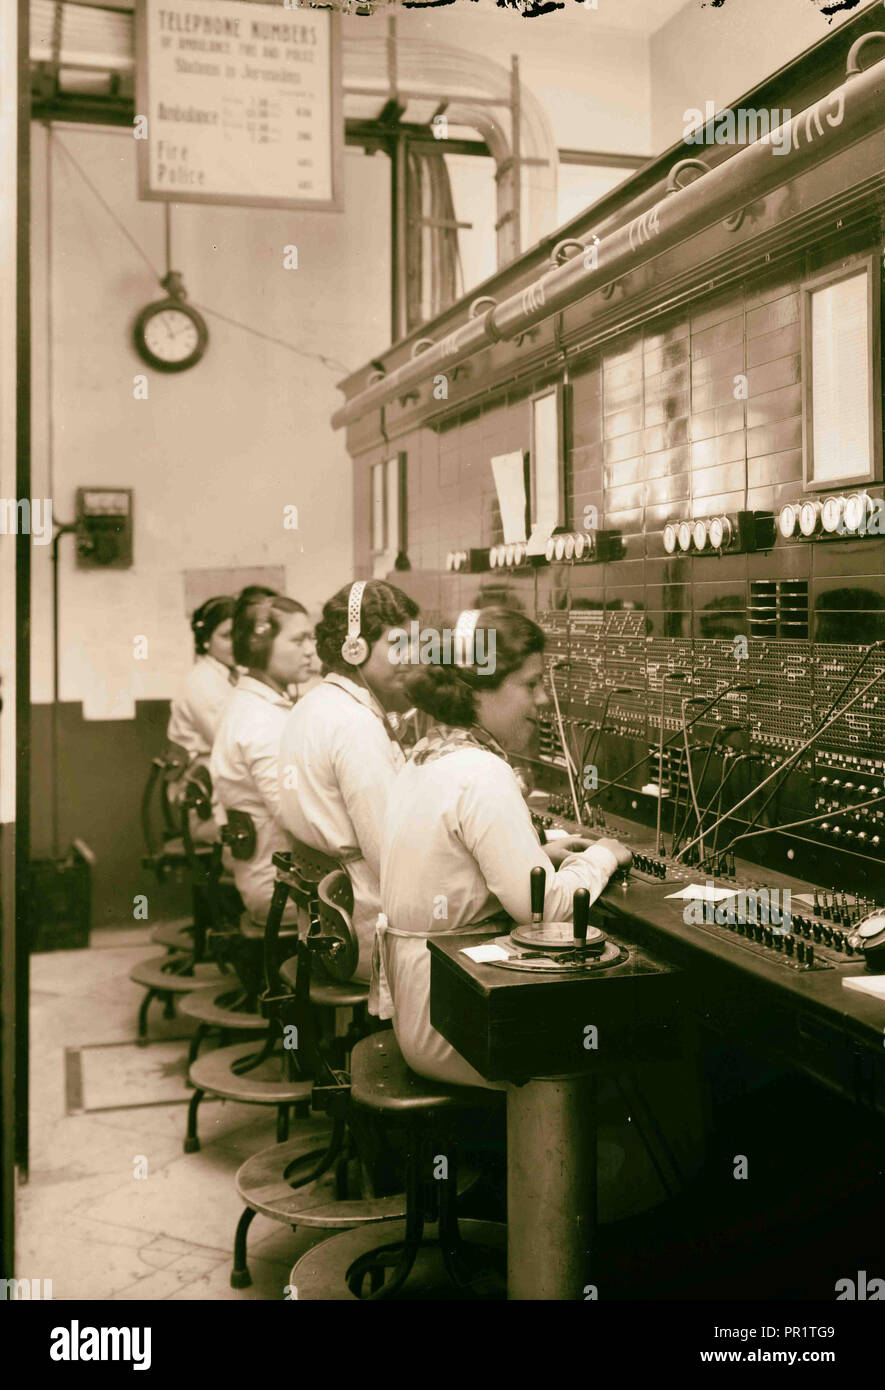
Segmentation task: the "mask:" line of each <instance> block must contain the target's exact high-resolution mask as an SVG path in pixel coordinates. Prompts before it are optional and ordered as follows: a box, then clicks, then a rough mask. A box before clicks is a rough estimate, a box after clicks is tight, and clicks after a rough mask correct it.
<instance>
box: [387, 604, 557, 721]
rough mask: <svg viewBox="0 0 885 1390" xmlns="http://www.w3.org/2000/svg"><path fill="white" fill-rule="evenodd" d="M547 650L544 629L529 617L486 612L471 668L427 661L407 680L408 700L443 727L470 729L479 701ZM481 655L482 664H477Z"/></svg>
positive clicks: (480, 619)
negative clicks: (486, 693) (538, 653)
mask: <svg viewBox="0 0 885 1390" xmlns="http://www.w3.org/2000/svg"><path fill="white" fill-rule="evenodd" d="M442 648H443V644H442V643H441V644H440V649H441V650H442ZM543 650H544V632H543V629H542V628H540V627H538V624H537V623H534V622H532V620H531V618H527V617H526V616H525V614H524V613H517V612H515V611H514V610H513V609H510V608H483V609H481V610H480V612H479V616H478V618H477V620H476V626H475V629H474V631H473V644H472V652H471V653H469V654H470V655H472V657H473V660H472V661H471V663H470V664H468V665H464V666H459V665H456V664H455V663H454V662H453V661H452V660H448V661H444V662H439V663H432V662H423V661H422V663H421V665H420V666H416V667H415V669H414V672H413V673H410V674H409V675H408V676H407V678H406V689H407V692H408V696H409V699H410V700H411V701H412V703H413V704H414V705H417V706H418V708H419V709H421V710H424V712H425V713H426V714H429V715H432V717H433V718H434V719H438V720H439V721H440V723H442V724H455V725H457V726H459V727H461V728H468V727H469V726H470V725H471V724H474V723H475V722H476V717H477V710H476V698H475V696H476V695H477V694H481V693H482V692H483V691H486V690H497V689H498V687H499V686H501V685H502V684H503V683H504V681H505V680H506V679H507V677H508V676H510V675H512V674H513V672H514V671H518V670H519V668H520V667H521V666H523V665H524V664H525V662H526V661H527V659H528V658H529V657H530V656H532V655H533V654H534V653H536V652H543ZM479 652H481V653H482V656H483V660H482V662H481V663H480V664H477V661H476V657H477V654H478V653H479Z"/></svg>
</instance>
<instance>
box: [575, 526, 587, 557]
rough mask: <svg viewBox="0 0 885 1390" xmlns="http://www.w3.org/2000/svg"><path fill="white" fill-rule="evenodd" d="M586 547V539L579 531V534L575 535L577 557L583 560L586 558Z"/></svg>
mask: <svg viewBox="0 0 885 1390" xmlns="http://www.w3.org/2000/svg"><path fill="white" fill-rule="evenodd" d="M586 549H587V543H586V539H585V537H584V536H583V535H582V534H581V532H580V531H579V532H578V534H577V535H576V536H575V559H576V560H582V559H583V558H584V551H585V550H586Z"/></svg>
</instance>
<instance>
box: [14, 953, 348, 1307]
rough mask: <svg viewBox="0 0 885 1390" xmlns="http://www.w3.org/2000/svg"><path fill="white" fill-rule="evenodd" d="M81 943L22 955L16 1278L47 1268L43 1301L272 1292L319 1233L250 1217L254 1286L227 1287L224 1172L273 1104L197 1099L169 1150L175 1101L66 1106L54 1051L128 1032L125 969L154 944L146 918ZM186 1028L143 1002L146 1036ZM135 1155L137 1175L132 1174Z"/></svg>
mask: <svg viewBox="0 0 885 1390" xmlns="http://www.w3.org/2000/svg"><path fill="white" fill-rule="evenodd" d="M93 942H94V944H93V946H92V948H91V949H89V950H86V951H58V952H52V953H49V954H45V955H36V956H34V957H33V958H32V961H31V1169H30V1181H29V1182H28V1183H27V1184H26V1185H25V1186H22V1187H21V1188H20V1189H19V1193H18V1207H17V1237H16V1245H17V1259H16V1264H17V1274H18V1277H19V1278H33V1279H37V1278H39V1279H51V1280H52V1294H53V1297H54V1298H56V1299H65V1298H82V1299H166V1298H170V1299H182V1298H185V1299H206V1298H211V1299H248V1298H258V1299H282V1297H283V1290H284V1288H285V1286H286V1284H287V1283H288V1282H289V1271H290V1270H291V1267H292V1265H293V1263H294V1261H295V1259H297V1257H298V1256H299V1255H300V1254H302V1253H303V1252H304V1251H305V1250H306V1249H307V1248H308V1247H309V1246H310V1245H311V1244H313V1243H314V1242H315V1240H318V1239H323V1237H324V1233H323V1232H318V1233H316V1234H315V1235H313V1236H310V1235H307V1234H304V1235H302V1234H300V1233H299V1234H296V1233H294V1232H292V1231H291V1230H290V1229H289V1228H288V1227H285V1226H281V1225H278V1224H277V1223H276V1222H273V1221H270V1220H269V1219H267V1218H265V1217H262V1216H257V1217H256V1218H255V1220H254V1221H253V1223H252V1227H251V1230H250V1233H249V1251H250V1268H251V1271H252V1279H253V1285H252V1287H251V1288H250V1289H244V1290H242V1291H235V1290H233V1289H231V1288H230V1285H229V1273H230V1259H231V1249H232V1244H233V1235H234V1229H235V1227H236V1223H237V1220H238V1218H239V1215H240V1211H241V1210H242V1208H241V1205H240V1202H239V1199H238V1197H237V1194H236V1190H235V1188H234V1176H235V1174H236V1171H237V1168H238V1167H239V1165H240V1163H241V1162H242V1161H243V1159H244V1158H246V1157H248V1156H249V1155H250V1154H252V1153H255V1152H257V1151H258V1150H259V1149H261V1148H263V1147H265V1146H266V1145H268V1144H272V1143H273V1142H274V1138H275V1112H273V1111H272V1110H270V1109H269V1108H266V1107H259V1106H251V1105H237V1104H235V1103H232V1102H229V1101H223V1102H222V1101H212V1100H209V1099H207V1100H206V1101H204V1103H203V1105H202V1107H201V1110H200V1134H201V1139H202V1149H201V1151H200V1152H199V1153H195V1154H185V1153H184V1152H183V1149H182V1139H183V1136H184V1130H185V1121H186V1112H187V1107H186V1104H180V1105H157V1106H151V1107H146V1108H144V1109H137V1108H136V1109H129V1110H113V1111H103V1112H100V1113H95V1114H90V1113H87V1114H81V1115H67V1114H66V1113H65V1073H64V1068H65V1049H66V1048H72V1047H78V1046H82V1045H83V1044H86V1043H110V1042H118V1041H123V1040H130V1041H131V1040H133V1039H134V1038H135V1032H136V1016H137V1012H138V1007H139V1005H140V1003H141V1000H142V998H143V993H144V992H143V990H142V989H141V987H140V986H138V985H133V984H130V982H129V971H130V970H131V968H132V966H133V965H134V964H135V963H136V961H139V960H144V959H147V958H148V957H150V956H151V955H157V954H162V948H161V947H157V946H156V945H152V944H151V943H150V941H149V933H148V930H147V928H144V929H133V928H131V927H130V928H126V929H125V930H123V931H120V932H112V931H102V932H99V933H95V935H94V937H93ZM190 1026H191V1025H190V1022H189V1020H187V1019H182V1018H177V1019H175V1020H173V1021H168V1022H167V1021H165V1020H163V1017H162V1007H161V1006H159V1005H156V1004H155V1005H153V1006H152V1013H151V1037H156V1038H160V1037H175V1036H181V1035H184V1034H186V1033H188V1032H189V1031H190ZM180 1047H181V1049H182V1052H183V1053H184V1052H185V1050H186V1048H187V1043H186V1041H182V1042H181V1043H180ZM189 1095H190V1092H189V1091H187V1092H183V1100H184V1101H186V1100H187V1098H188V1097H189ZM136 1099H137V1097H133V1100H136ZM87 1104H88V1097H87ZM140 1156H143V1157H144V1158H146V1159H147V1177H136V1176H135V1173H136V1170H137V1166H138V1167H140V1168H142V1169H143V1167H144V1165H143V1164H141V1165H136V1159H137V1158H139V1157H140Z"/></svg>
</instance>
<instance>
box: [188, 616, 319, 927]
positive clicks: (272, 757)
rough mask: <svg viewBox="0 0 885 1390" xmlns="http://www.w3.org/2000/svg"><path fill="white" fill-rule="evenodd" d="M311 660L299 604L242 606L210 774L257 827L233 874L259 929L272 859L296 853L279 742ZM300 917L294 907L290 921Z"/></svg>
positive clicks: (221, 794) (230, 807) (309, 635)
mask: <svg viewBox="0 0 885 1390" xmlns="http://www.w3.org/2000/svg"><path fill="white" fill-rule="evenodd" d="M313 653H314V640H313V627H312V625H311V622H310V619H309V618H308V616H307V611H306V609H305V608H304V607H303V606H302V605H301V604H300V603H297V602H296V601H295V599H291V598H286V597H285V596H283V595H280V594H268V595H258V596H256V597H255V598H248V597H247V598H246V600H245V602H242V601H241V602H240V603H238V604H237V609H236V612H235V614H234V621H233V654H234V658H235V660H236V662H237V665H238V666H240V667H241V668H244V672H245V673H244V674H243V675H241V676H240V679H239V682H238V684H237V687H236V690H235V691H234V692H233V695H232V696H231V699H230V701H229V703H228V706H227V709H226V710H225V713H224V718H223V719H222V721H221V726H220V728H219V730H218V733H217V735H216V737H215V743H214V745H213V748H212V757H211V760H210V764H209V767H210V771H211V774H212V783H213V788H214V794H215V797H216V800H217V801H218V803H219V804H220V806H221V807H222V808H223V810H224V811H225V812H228V811H245V812H246V813H247V814H248V815H249V816H251V818H252V821H253V823H254V825H255V832H256V848H255V853H254V855H253V856H252V858H251V859H247V860H242V859H234V860H233V870H234V877H235V880H236V885H237V888H238V890H239V893H240V896H241V898H242V899H243V902H244V903H245V905H246V909H247V911H248V913H249V916H250V918H251V919H252V921H253V922H254V923H255V924H256V925H258V926H261V927H263V926H264V924H265V922H266V920H267V913H268V908H269V907H270V900H271V897H272V895H273V888H274V876H275V872H276V871H275V869H274V866H273V862H272V860H273V855H274V854H275V853H276V852H277V851H278V850H286V849H290V848H291V840H290V839H289V836H288V834H287V833H286V831H285V829H284V827H283V824H282V822H281V820H280V816H279V809H280V799H279V791H278V778H277V760H278V755H279V747H280V736H281V734H282V731H283V725H284V724H285V722H286V716H287V715H288V713H289V711H290V710H291V708H292V703H293V702H292V700H291V698H290V696H289V695H288V694H287V690H288V687H289V686H292V685H298V684H299V682H301V681H303V680H304V679H305V677H306V676H307V673H308V670H309V667H310V661H311V657H312V656H313ZM295 916H296V914H295V909H294V906H293V905H292V904H291V903H290V905H289V909H287V916H286V917H284V921H286V922H289V921H292V920H294V919H295Z"/></svg>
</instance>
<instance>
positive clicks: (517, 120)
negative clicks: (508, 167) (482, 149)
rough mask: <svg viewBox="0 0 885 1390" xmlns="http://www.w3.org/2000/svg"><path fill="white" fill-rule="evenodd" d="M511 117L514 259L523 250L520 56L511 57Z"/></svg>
mask: <svg viewBox="0 0 885 1390" xmlns="http://www.w3.org/2000/svg"><path fill="white" fill-rule="evenodd" d="M510 65H511V66H510V119H511V124H512V127H513V132H512V150H511V154H512V157H513V259H514V260H515V259H516V257H517V256H518V255H519V253H520V252H521V250H522V132H521V130H520V127H521V125H522V112H521V110H520V104H519V58H518V57H517V56H516V54H515V53H514V54H513V55H512V57H511V59H510Z"/></svg>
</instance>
